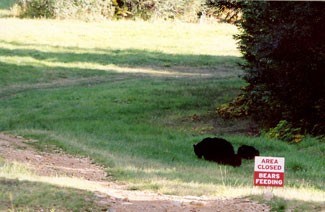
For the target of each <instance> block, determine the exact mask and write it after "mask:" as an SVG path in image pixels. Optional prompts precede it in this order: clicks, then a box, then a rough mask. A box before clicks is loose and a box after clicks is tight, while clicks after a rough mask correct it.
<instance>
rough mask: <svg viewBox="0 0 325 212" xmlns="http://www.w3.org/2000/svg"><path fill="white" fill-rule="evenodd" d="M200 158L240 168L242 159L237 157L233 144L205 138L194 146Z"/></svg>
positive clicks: (223, 140)
mask: <svg viewBox="0 0 325 212" xmlns="http://www.w3.org/2000/svg"><path fill="white" fill-rule="evenodd" d="M193 147H194V152H195V154H196V156H197V157H198V158H202V157H204V159H205V160H209V161H215V162H217V163H220V164H225V165H232V166H240V165H241V157H238V156H237V155H235V151H234V148H233V146H232V144H231V143H229V142H228V141H226V140H225V139H222V138H205V139H203V140H202V141H200V142H199V143H197V144H194V145H193Z"/></svg>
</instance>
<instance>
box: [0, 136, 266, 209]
mask: <svg viewBox="0 0 325 212" xmlns="http://www.w3.org/2000/svg"><path fill="white" fill-rule="evenodd" d="M28 142H33V141H30V140H25V139H23V138H20V137H14V136H11V135H6V134H3V133H0V157H2V158H4V159H5V160H7V161H17V162H20V163H24V164H26V165H27V166H28V167H29V168H30V169H32V170H33V171H34V172H35V173H36V174H37V175H40V176H50V177H51V176H66V177H75V178H81V179H84V180H87V181H89V182H91V183H95V184H101V185H102V186H104V189H101V190H100V191H97V192H96V191H95V192H94V195H96V197H97V199H98V201H97V203H98V204H99V205H101V206H102V207H103V208H107V211H109V212H118V211H121V212H128V211H130V212H131V211H132V212H138V211H139V212H140V211H141V212H149V211H150V212H152V211H153V212H156V211H159V212H160V211H164V212H165V211H168V212H172V211H175V212H179V211H187V212H199V211H200V212H201V211H202V212H203V211H211V212H212V211H227V212H229V211H234V212H235V211H236V212H237V211H259V212H260V211H269V210H270V209H269V207H268V206H266V205H261V204H257V203H255V202H252V201H250V200H248V199H244V198H238V199H227V200H221V199H216V198H211V197H209V198H208V197H194V196H185V197H179V196H172V195H160V194H156V193H152V192H146V191H130V190H127V189H126V186H125V185H119V184H117V183H115V182H113V181H111V180H110V179H109V178H108V177H107V176H106V173H105V171H104V169H103V167H100V166H98V165H96V164H94V163H92V161H91V160H90V159H89V158H77V157H73V156H71V155H67V154H64V153H60V152H58V153H48V152H38V151H36V150H34V149H33V148H32V147H31V145H28Z"/></svg>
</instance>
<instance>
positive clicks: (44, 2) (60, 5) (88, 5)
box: [15, 0, 114, 20]
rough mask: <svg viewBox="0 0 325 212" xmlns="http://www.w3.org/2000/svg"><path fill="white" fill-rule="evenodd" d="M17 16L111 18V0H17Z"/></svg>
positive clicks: (82, 18)
mask: <svg viewBox="0 0 325 212" xmlns="http://www.w3.org/2000/svg"><path fill="white" fill-rule="evenodd" d="M15 10H18V11H19V12H18V16H19V17H28V18H60V19H66V18H70V19H81V20H93V19H102V18H111V17H112V16H113V15H114V7H113V5H112V2H111V0H18V2H17V4H16V6H15Z"/></svg>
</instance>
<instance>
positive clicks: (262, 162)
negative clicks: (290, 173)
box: [254, 157, 284, 187]
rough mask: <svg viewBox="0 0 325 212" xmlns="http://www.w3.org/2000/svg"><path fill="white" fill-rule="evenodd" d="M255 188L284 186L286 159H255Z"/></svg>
mask: <svg viewBox="0 0 325 212" xmlns="http://www.w3.org/2000/svg"><path fill="white" fill-rule="evenodd" d="M254 185H255V186H278V187H283V186H284V158H279V157H255V166H254Z"/></svg>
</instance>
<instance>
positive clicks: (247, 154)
mask: <svg viewBox="0 0 325 212" xmlns="http://www.w3.org/2000/svg"><path fill="white" fill-rule="evenodd" d="M237 155H238V156H240V157H241V158H243V159H247V160H250V159H254V158H255V156H259V155H260V152H259V151H258V150H257V149H255V147H253V146H248V145H242V146H240V147H239V148H238V152H237Z"/></svg>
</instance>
